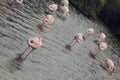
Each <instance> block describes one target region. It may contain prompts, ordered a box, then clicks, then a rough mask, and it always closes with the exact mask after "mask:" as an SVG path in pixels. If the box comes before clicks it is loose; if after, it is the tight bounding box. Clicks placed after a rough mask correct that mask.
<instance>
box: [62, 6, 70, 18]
mask: <svg viewBox="0 0 120 80" xmlns="http://www.w3.org/2000/svg"><path fill="white" fill-rule="evenodd" d="M61 11H62V18H64V19H66V18H68V16H69V8H68V6H61Z"/></svg>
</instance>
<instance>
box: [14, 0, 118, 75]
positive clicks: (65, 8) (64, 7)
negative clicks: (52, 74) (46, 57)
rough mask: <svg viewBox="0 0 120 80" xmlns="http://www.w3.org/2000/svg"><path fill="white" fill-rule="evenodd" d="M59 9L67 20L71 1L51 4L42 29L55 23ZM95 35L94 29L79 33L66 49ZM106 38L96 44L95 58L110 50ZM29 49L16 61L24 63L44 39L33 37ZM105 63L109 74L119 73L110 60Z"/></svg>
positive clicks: (99, 38)
mask: <svg viewBox="0 0 120 80" xmlns="http://www.w3.org/2000/svg"><path fill="white" fill-rule="evenodd" d="M16 2H17V3H23V0H16ZM58 7H59V8H60V10H61V13H60V14H61V17H62V18H63V19H67V18H68V16H69V1H68V0H61V5H60V6H58V5H57V4H51V5H49V6H48V9H47V10H46V11H45V14H46V17H45V18H44V19H43V22H42V24H41V25H40V26H39V28H40V29H42V28H43V26H44V25H51V24H53V22H54V16H53V15H52V13H54V12H56V11H57V10H58ZM94 33H95V30H94V29H93V28H89V29H87V30H86V32H85V34H84V35H83V33H81V32H79V33H77V34H76V35H75V36H74V38H73V40H72V41H71V42H70V43H69V44H67V45H66V46H65V48H66V49H68V50H71V48H72V46H73V45H75V43H82V42H84V41H85V40H86V39H87V37H88V36H90V35H92V34H94ZM105 38H106V35H105V34H104V33H101V34H100V35H99V36H98V37H97V38H96V39H95V40H94V42H95V43H96V44H97V49H96V50H93V52H92V53H93V54H94V56H96V55H97V54H98V53H99V52H101V51H104V50H106V49H107V48H108V44H107V43H106V42H104V40H105ZM27 43H28V47H27V48H26V49H25V50H24V51H23V52H22V53H21V54H17V57H16V60H18V61H24V60H26V59H27V57H28V56H29V55H30V53H32V52H33V51H34V50H36V49H37V48H39V47H40V46H42V38H41V37H33V38H29V39H28V40H27ZM28 49H31V50H30V52H28V53H26V51H27V50H28ZM104 62H105V64H106V69H107V71H108V74H110V75H111V74H112V73H115V72H116V71H117V69H116V67H115V65H114V63H113V61H112V60H110V59H109V58H104ZM118 63H119V64H120V59H119V60H118Z"/></svg>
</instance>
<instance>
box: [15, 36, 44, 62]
mask: <svg viewBox="0 0 120 80" xmlns="http://www.w3.org/2000/svg"><path fill="white" fill-rule="evenodd" d="M41 45H42V38H41V37H34V38H29V39H28V47H27V48H26V49H25V50H24V52H22V54H18V56H17V60H21V61H22V60H25V59H26V58H27V57H28V55H30V53H31V52H32V51H33V50H35V49H37V48H38V47H39V46H41ZM29 48H32V50H31V51H30V52H29V53H28V54H27V55H26V56H25V57H24V58H23V55H24V54H25V52H26V51H27V50H28V49H29Z"/></svg>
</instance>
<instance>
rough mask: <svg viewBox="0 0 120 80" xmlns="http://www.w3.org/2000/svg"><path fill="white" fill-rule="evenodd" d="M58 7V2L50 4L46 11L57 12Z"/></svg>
mask: <svg viewBox="0 0 120 80" xmlns="http://www.w3.org/2000/svg"><path fill="white" fill-rule="evenodd" d="M57 9H58V5H57V4H51V5H49V6H48V10H46V11H45V13H47V14H49V13H51V12H55V11H56V10H57Z"/></svg>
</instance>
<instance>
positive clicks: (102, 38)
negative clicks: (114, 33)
mask: <svg viewBox="0 0 120 80" xmlns="http://www.w3.org/2000/svg"><path fill="white" fill-rule="evenodd" d="M105 38H106V35H105V34H104V33H101V34H100V35H99V36H98V38H97V39H96V40H95V42H96V43H97V44H99V43H100V42H101V41H103V40H104V39H105Z"/></svg>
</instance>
